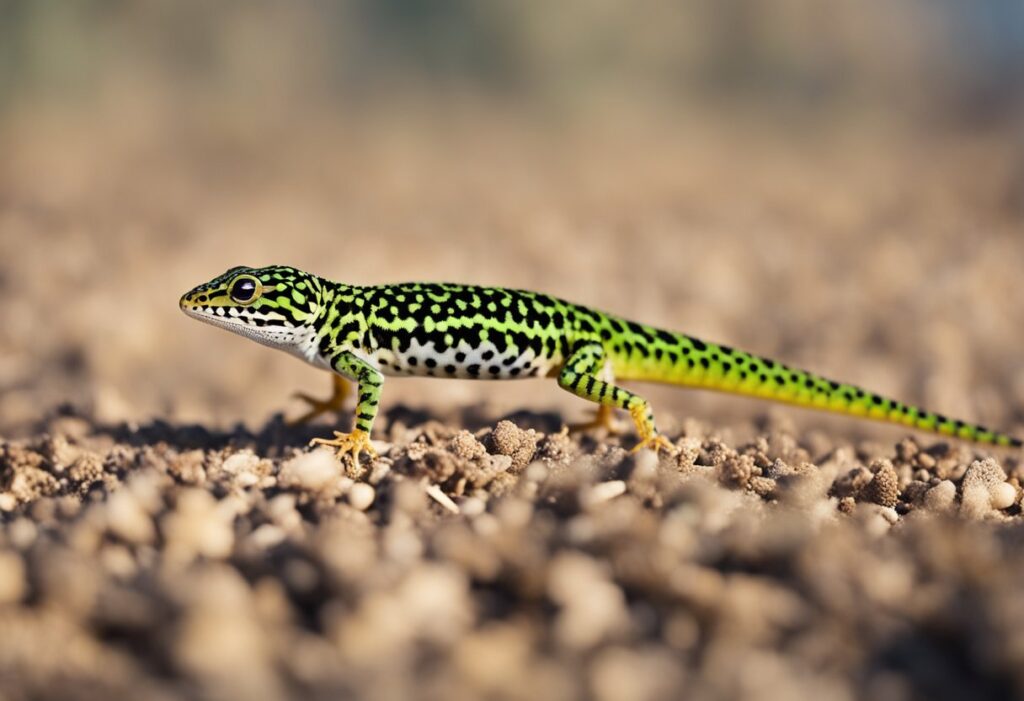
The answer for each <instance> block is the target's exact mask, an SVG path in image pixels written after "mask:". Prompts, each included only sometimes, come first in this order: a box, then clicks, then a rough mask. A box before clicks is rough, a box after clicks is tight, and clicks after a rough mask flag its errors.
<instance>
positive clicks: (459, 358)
mask: <svg viewBox="0 0 1024 701" xmlns="http://www.w3.org/2000/svg"><path fill="white" fill-rule="evenodd" d="M465 360H466V354H465V353H463V352H462V351H459V352H458V353H456V354H455V362H457V363H461V362H463V361H465Z"/></svg>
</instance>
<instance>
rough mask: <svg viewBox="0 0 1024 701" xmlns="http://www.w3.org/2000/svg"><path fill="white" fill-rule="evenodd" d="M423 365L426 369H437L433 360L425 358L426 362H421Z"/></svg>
mask: <svg viewBox="0 0 1024 701" xmlns="http://www.w3.org/2000/svg"><path fill="white" fill-rule="evenodd" d="M423 363H424V365H426V366H427V367H428V368H436V367H437V361H436V360H434V359H433V358H427V359H426V360H424V361H423Z"/></svg>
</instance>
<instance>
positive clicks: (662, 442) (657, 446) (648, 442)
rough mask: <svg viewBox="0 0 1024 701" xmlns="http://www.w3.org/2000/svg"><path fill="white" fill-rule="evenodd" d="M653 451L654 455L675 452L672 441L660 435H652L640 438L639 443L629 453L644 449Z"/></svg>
mask: <svg viewBox="0 0 1024 701" xmlns="http://www.w3.org/2000/svg"><path fill="white" fill-rule="evenodd" d="M645 448H646V449H648V450H653V451H654V452H655V453H657V452H660V451H662V450H663V451H665V452H666V453H668V454H669V455H672V454H673V453H675V452H676V447H675V446H674V445H672V441H670V440H669V439H668V438H665V436H663V435H661V434H660V433H652V434H651V435H649V436H647V437H646V438H642V439H641V440H640V442H639V443H637V444H636V445H635V446H633V449H632V450H631V451H629V452H631V453H637V452H639V451H641V450H644V449H645Z"/></svg>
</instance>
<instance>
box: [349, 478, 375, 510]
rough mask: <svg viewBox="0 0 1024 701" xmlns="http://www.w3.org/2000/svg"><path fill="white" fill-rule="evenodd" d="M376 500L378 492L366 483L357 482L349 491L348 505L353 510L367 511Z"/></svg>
mask: <svg viewBox="0 0 1024 701" xmlns="http://www.w3.org/2000/svg"><path fill="white" fill-rule="evenodd" d="M376 498H377V492H376V490H375V489H374V488H373V487H371V486H370V485H368V484H366V483H365V482H356V483H355V484H353V485H352V487H351V488H350V489H349V490H348V503H349V504H350V505H351V506H352V508H353V509H358V510H360V511H366V510H367V509H369V508H370V506H371V505H372V504H373V500H374V499H376Z"/></svg>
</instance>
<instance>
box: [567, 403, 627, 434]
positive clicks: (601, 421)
mask: <svg viewBox="0 0 1024 701" xmlns="http://www.w3.org/2000/svg"><path fill="white" fill-rule="evenodd" d="M595 428H603V429H604V430H606V431H607V432H608V435H610V436H614V435H617V434H618V433H619V427H618V425H617V424H616V423H615V417H614V414H613V412H612V408H611V407H610V406H605V405H604V404H601V405H600V406H598V407H597V413H595V414H594V418H593V419H591V420H590V421H587V422H585V423H581V424H572V425H570V426H569V433H581V432H583V431H590V430H593V429H595Z"/></svg>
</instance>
